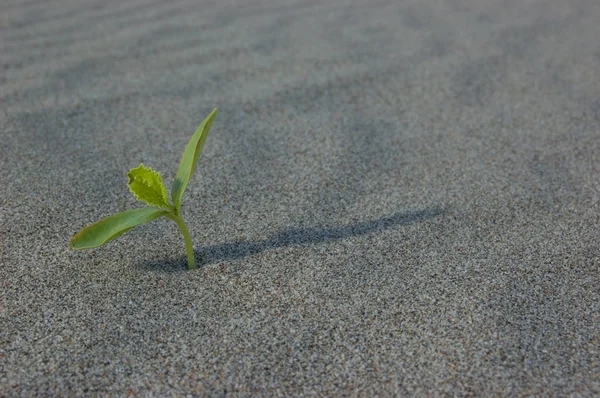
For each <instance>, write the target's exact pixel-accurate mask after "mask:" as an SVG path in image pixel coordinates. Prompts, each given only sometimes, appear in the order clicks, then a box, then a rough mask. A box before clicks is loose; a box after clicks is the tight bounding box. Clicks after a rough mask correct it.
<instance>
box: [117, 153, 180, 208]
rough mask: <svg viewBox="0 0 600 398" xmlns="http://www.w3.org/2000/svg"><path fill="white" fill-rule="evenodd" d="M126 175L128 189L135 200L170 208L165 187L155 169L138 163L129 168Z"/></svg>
mask: <svg viewBox="0 0 600 398" xmlns="http://www.w3.org/2000/svg"><path fill="white" fill-rule="evenodd" d="M127 177H129V182H128V185H129V189H130V190H131V192H132V193H133V195H134V196H135V198H136V199H137V200H139V201H143V202H146V203H148V204H149V205H150V206H154V207H159V208H163V209H170V208H171V205H170V204H169V197H168V195H167V189H166V188H165V185H164V184H163V180H162V177H161V176H160V174H159V173H158V172H157V171H154V170H152V169H151V168H150V167H146V166H144V165H143V164H141V163H140V165H139V166H138V167H136V168H134V169H131V170H129V173H127Z"/></svg>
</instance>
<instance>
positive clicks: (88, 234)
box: [69, 108, 217, 269]
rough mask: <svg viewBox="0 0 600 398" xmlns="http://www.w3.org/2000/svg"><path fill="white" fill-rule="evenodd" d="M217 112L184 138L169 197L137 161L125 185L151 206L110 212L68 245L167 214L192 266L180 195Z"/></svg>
mask: <svg viewBox="0 0 600 398" xmlns="http://www.w3.org/2000/svg"><path fill="white" fill-rule="evenodd" d="M215 116H217V109H216V108H215V109H213V111H212V112H211V113H210V115H208V116H207V117H206V119H204V121H203V122H202V124H201V125H200V127H198V130H196V132H195V133H194V135H193V136H192V138H191V139H190V142H188V144H187V146H186V147H185V151H184V152H183V156H182V157H181V162H180V163H179V169H178V170H177V175H176V176H175V181H173V186H172V188H171V200H169V197H168V195H167V189H166V188H165V185H164V184H163V181H162V177H161V176H160V174H159V173H158V172H156V171H154V170H152V169H151V168H149V167H146V166H144V165H143V164H140V165H139V166H138V167H136V168H134V169H131V170H129V173H127V177H129V182H128V185H129V189H130V190H131V192H132V193H133V195H134V196H135V198H136V199H137V200H139V201H141V202H146V203H147V204H149V205H150V206H153V207H143V208H141V209H133V210H127V211H124V212H122V213H117V214H115V215H114V216H110V217H107V218H105V219H102V220H100V221H98V222H96V223H94V224H92V225H90V226H88V227H85V228H84V229H82V230H81V231H79V233H77V235H75V236H74V237H73V239H71V242H69V246H70V247H71V248H73V249H77V250H83V249H92V248H94V247H98V246H102V245H103V244H105V243H108V242H110V241H111V240H113V239H114V238H116V237H117V236H119V235H122V234H124V233H125V232H127V231H129V230H130V229H132V228H134V227H137V226H138V225H140V224H143V223H147V222H150V221H153V220H156V219H157V218H159V217H163V216H164V217H167V218H170V219H171V220H173V221H175V224H177V226H178V227H179V230H180V231H181V233H182V234H183V240H184V241H185V249H186V251H187V259H188V268H189V269H193V268H195V267H196V266H195V262H194V249H193V247H192V239H191V238H190V232H189V231H188V229H187V227H186V225H185V223H184V222H183V218H182V217H181V197H182V196H183V191H185V188H186V187H187V184H188V182H189V181H190V178H191V177H192V174H193V173H194V169H195V167H196V162H197V161H198V158H199V157H200V152H202V148H203V147H204V142H205V141H206V136H207V135H208V131H209V130H210V126H211V125H212V123H213V120H214V119H215Z"/></svg>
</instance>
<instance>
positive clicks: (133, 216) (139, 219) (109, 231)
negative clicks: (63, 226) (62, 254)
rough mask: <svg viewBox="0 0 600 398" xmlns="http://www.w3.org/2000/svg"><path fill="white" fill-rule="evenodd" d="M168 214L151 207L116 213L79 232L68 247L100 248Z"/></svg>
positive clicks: (79, 248)
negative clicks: (139, 226) (131, 230)
mask: <svg viewBox="0 0 600 398" xmlns="http://www.w3.org/2000/svg"><path fill="white" fill-rule="evenodd" d="M169 213H170V212H169V211H166V210H158V209H153V208H151V207H143V208H141V209H133V210H127V211H124V212H122V213H117V214H115V215H114V216H110V217H107V218H105V219H102V220H100V221H98V222H96V223H94V224H92V225H90V226H88V227H85V228H84V229H82V230H81V231H79V233H77V235H75V236H74V237H73V239H71V242H69V246H70V247H71V248H73V249H78V250H81V249H91V248H94V247H98V246H102V245H103V244H105V243H107V242H109V241H111V240H113V239H114V238H116V237H117V236H119V235H121V234H124V233H125V232H127V231H129V230H130V229H132V228H134V227H137V226H138V225H140V224H143V223H146V222H150V221H152V220H155V219H157V218H158V217H160V216H164V215H167V214H169Z"/></svg>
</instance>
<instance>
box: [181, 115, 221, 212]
mask: <svg viewBox="0 0 600 398" xmlns="http://www.w3.org/2000/svg"><path fill="white" fill-rule="evenodd" d="M215 116H217V109H216V108H215V109H213V111H212V112H211V113H210V115H208V116H207V117H206V119H204V121H203V122H202V124H201V125H200V127H198V129H197V130H196V132H195V133H194V135H193V136H192V138H191V139H190V142H188V144H187V146H186V147H185V151H184V152H183V156H182V157H181V162H180V163H179V169H178V170H177V175H176V176H175V181H173V188H171V198H172V199H173V205H174V206H175V208H176V209H177V211H179V209H180V207H181V197H182V196H183V191H185V188H186V187H187V184H188V182H189V181H190V178H191V177H192V174H193V173H194V169H195V168H196V162H197V161H198V158H199V157H200V152H202V148H203V147H204V142H205V141H206V136H207V135H208V131H209V130H210V126H212V123H213V121H214V120H215Z"/></svg>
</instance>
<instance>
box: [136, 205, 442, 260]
mask: <svg viewBox="0 0 600 398" xmlns="http://www.w3.org/2000/svg"><path fill="white" fill-rule="evenodd" d="M444 213H445V211H444V210H443V209H431V210H421V211H416V212H409V213H396V214H394V215H392V216H390V217H384V218H380V219H378V220H374V221H365V222H359V223H355V224H350V225H345V226H341V227H334V228H291V229H287V230H285V231H283V232H280V233H277V234H275V235H273V236H271V237H270V238H268V239H265V240H261V241H257V242H231V243H221V244H218V245H212V246H204V247H201V248H200V249H197V250H195V251H194V252H195V255H196V267H197V268H200V267H202V266H204V265H207V264H211V263H214V262H218V261H228V260H236V259H239V258H243V257H246V256H250V255H254V254H258V253H262V252H264V251H267V250H272V249H276V248H279V247H285V246H295V245H311V244H315V243H324V242H330V241H333V240H339V239H344V238H348V237H352V236H359V235H365V234H368V233H372V232H376V231H381V230H384V229H387V228H391V227H394V226H399V225H409V224H413V223H416V222H421V221H424V220H427V219H430V218H435V217H438V216H442V215H444ZM141 266H142V267H143V268H146V269H150V270H155V271H160V272H179V271H185V270H187V259H186V257H185V256H181V257H180V258H177V259H164V260H158V261H150V262H144V263H142V264H141Z"/></svg>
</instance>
